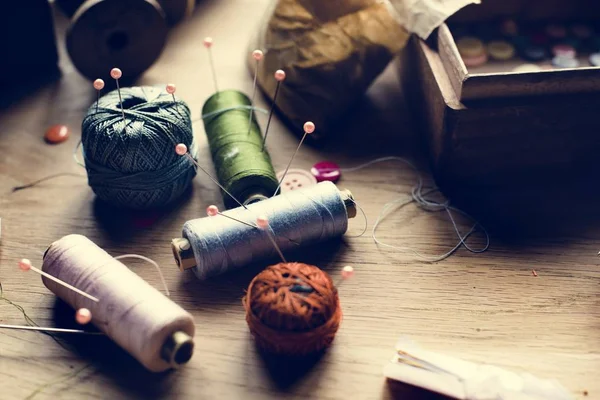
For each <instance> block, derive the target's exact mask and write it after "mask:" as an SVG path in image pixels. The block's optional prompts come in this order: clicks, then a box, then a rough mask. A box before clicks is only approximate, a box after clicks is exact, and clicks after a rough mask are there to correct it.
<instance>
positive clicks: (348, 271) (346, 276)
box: [342, 265, 354, 279]
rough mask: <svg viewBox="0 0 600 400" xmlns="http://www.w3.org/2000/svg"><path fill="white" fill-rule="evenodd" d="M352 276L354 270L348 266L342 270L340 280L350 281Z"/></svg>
mask: <svg viewBox="0 0 600 400" xmlns="http://www.w3.org/2000/svg"><path fill="white" fill-rule="evenodd" d="M353 276H354V268H352V267H351V266H349V265H346V266H345V267H344V268H342V279H350V278H352V277H353Z"/></svg>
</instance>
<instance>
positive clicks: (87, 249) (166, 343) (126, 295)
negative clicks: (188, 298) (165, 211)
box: [42, 235, 195, 372]
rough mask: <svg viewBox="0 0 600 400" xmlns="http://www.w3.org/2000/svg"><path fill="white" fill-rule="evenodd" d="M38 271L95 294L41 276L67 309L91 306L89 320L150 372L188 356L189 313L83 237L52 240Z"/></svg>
mask: <svg viewBox="0 0 600 400" xmlns="http://www.w3.org/2000/svg"><path fill="white" fill-rule="evenodd" d="M42 271H44V272H46V273H48V274H50V275H53V276H55V277H56V278H58V279H61V280H62V281H64V282H66V283H68V284H70V285H73V286H77V287H79V288H80V289H81V290H83V291H85V292H87V293H90V294H91V295H93V296H95V297H97V298H98V299H99V301H98V302H94V301H92V300H90V299H88V298H86V297H84V296H81V295H79V294H77V293H75V292H73V291H72V290H70V289H67V288H65V287H64V286H61V285H59V284H57V283H56V282H54V281H52V280H50V279H47V278H45V277H43V278H42V281H43V282H44V285H46V287H47V288H48V289H49V290H50V291H52V292H53V293H54V294H56V296H58V297H59V298H61V299H62V300H63V301H65V302H66V303H67V304H69V305H70V306H71V307H73V308H74V309H76V310H79V309H81V308H86V309H88V310H90V311H91V314H92V323H93V324H94V325H95V326H96V327H98V329H100V330H101V331H102V332H104V333H105V334H106V335H107V336H108V337H110V338H111V339H112V340H114V341H115V342H116V343H117V344H118V345H119V346H121V347H122V348H123V349H125V350H126V351H127V352H128V353H129V354H131V355H132V356H133V357H134V358H135V359H136V360H138V361H139V362H140V363H141V364H142V365H143V366H144V367H146V368H147V369H148V370H150V371H152V372H162V371H165V370H167V369H170V368H176V367H178V366H180V365H182V364H185V363H186V362H187V361H189V359H190V358H191V357H192V354H193V349H194V341H193V337H194V331H195V326H194V320H193V318H192V316H191V315H190V314H189V313H188V312H186V311H185V310H184V309H182V308H181V307H179V306H178V305H177V304H175V303H174V302H172V301H171V300H169V299H168V298H167V297H165V296H164V295H163V294H162V293H160V292H159V291H158V290H156V289H154V288H153V287H152V286H150V285H148V284H147V283H146V282H145V281H144V280H143V279H142V278H140V277H139V276H138V275H136V274H135V273H133V272H132V271H130V270H129V268H127V267H126V266H125V265H123V264H122V263H121V262H119V261H118V260H115V259H114V258H113V257H111V256H110V255H109V254H108V253H107V252H105V251H104V250H102V249H101V248H100V247H98V246H97V245H96V244H95V243H94V242H92V241H91V240H89V239H88V238H86V237H85V236H81V235H68V236H65V237H63V238H61V239H59V240H58V241H56V242H54V243H52V244H51V245H50V247H49V248H48V250H46V253H45V255H44V262H43V265H42Z"/></svg>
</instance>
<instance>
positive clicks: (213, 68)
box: [204, 36, 219, 93]
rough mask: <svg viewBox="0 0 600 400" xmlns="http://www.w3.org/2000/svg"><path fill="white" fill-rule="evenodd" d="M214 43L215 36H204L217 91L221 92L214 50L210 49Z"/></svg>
mask: <svg viewBox="0 0 600 400" xmlns="http://www.w3.org/2000/svg"><path fill="white" fill-rule="evenodd" d="M213 44H214V41H213V38H211V37H210V36H208V37H205V38H204V47H205V48H206V51H207V52H208V61H209V62H210V69H211V71H212V76H213V82H214V84H215V92H216V93H219V85H218V84H217V70H216V69H215V62H214V60H213V57H212V52H211V51H210V49H211V48H212V46H213Z"/></svg>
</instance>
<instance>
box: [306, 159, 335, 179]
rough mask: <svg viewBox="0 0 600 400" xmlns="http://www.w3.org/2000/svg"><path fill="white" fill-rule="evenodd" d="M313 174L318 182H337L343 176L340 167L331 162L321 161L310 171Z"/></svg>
mask: <svg viewBox="0 0 600 400" xmlns="http://www.w3.org/2000/svg"><path fill="white" fill-rule="evenodd" d="M310 172H311V174H313V176H314V177H315V178H317V182H323V181H331V182H334V183H335V182H337V181H338V180H339V179H340V177H341V176H342V171H340V166H339V165H337V164H336V163H333V162H331V161H320V162H318V163H316V164H315V165H313V167H312V168H311V169H310Z"/></svg>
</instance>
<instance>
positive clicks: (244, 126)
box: [202, 90, 278, 208]
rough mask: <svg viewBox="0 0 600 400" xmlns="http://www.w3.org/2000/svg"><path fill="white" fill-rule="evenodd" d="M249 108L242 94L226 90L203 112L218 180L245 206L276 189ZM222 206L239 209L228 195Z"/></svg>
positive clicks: (210, 100) (255, 123) (210, 102)
mask: <svg viewBox="0 0 600 400" xmlns="http://www.w3.org/2000/svg"><path fill="white" fill-rule="evenodd" d="M251 105H252V103H251V101H250V99H249V98H248V97H247V96H246V95H245V94H243V93H241V92H238V91H235V90H226V91H221V92H218V93H216V94H214V95H213V96H211V97H210V98H209V99H208V100H207V101H206V103H204V107H203V108H202V115H204V116H205V118H204V128H205V131H206V136H207V137H208V144H209V146H210V151H211V155H212V159H213V163H214V165H215V169H216V172H217V177H218V180H219V182H220V183H221V185H222V186H223V187H224V188H225V189H226V190H227V191H228V192H229V193H231V194H232V195H233V196H234V197H235V198H236V199H238V200H239V201H240V202H241V203H242V204H244V205H247V204H252V203H254V202H257V201H261V200H264V199H266V198H269V197H270V196H272V195H273V193H274V192H275V189H277V185H278V181H277V176H276V175H275V171H274V170H273V165H272V164H271V157H270V156H269V153H268V152H267V150H266V149H265V150H264V151H263V149H262V133H261V130H260V126H259V125H258V123H257V121H256V118H255V116H254V115H253V114H254V112H253V111H252V109H250V107H251ZM244 107H247V108H244ZM249 113H252V117H250V114H249ZM249 122H250V126H248V123H249ZM248 128H250V129H248ZM224 202H225V206H226V207H227V208H233V207H237V206H238V204H237V203H236V202H235V200H233V199H232V198H231V197H230V196H227V195H225V196H224Z"/></svg>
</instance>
